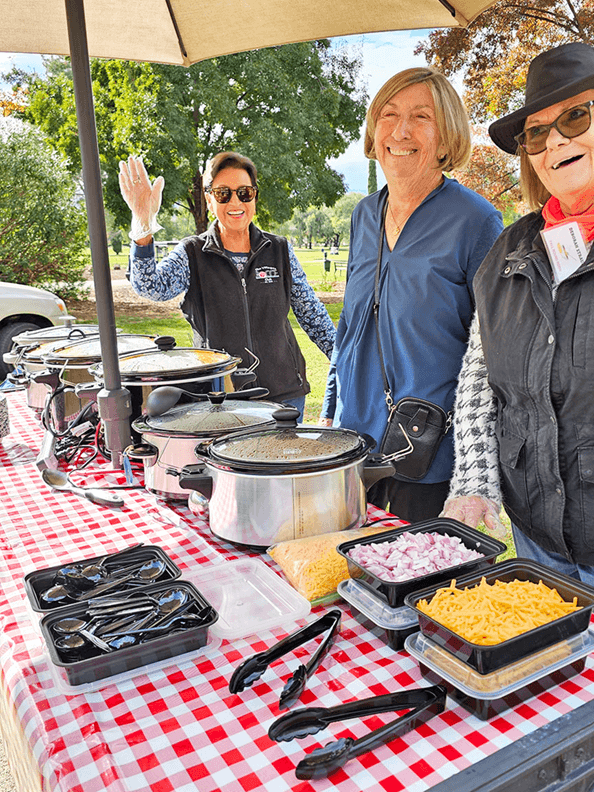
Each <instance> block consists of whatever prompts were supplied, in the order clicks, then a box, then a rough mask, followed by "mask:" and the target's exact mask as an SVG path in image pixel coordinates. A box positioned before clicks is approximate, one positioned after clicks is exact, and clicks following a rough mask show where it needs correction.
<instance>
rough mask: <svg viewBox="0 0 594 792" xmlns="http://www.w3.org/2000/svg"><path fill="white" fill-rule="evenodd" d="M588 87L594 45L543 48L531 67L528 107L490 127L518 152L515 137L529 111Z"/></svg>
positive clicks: (499, 141) (593, 80) (497, 139)
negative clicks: (543, 50) (544, 49)
mask: <svg viewBox="0 0 594 792" xmlns="http://www.w3.org/2000/svg"><path fill="white" fill-rule="evenodd" d="M588 88H594V47H591V46H590V45H589V44H584V43H583V42H574V43H572V44H562V45H561V46H560V47H555V48H554V49H550V50H547V51H546V52H542V53H541V54H540V55H537V56H536V58H534V60H533V61H532V63H531V64H530V67H529V69H528V76H527V78H526V98H525V104H524V107H521V108H520V109H519V110H516V111H515V112H514V113H510V114H509V115H506V116H503V118H500V119H499V120H497V121H494V122H493V123H492V124H491V126H490V127H489V135H490V136H491V140H492V141H493V142H494V143H495V145H496V146H498V147H499V148H500V149H503V151H507V152H508V154H516V153H517V149H518V144H517V143H516V141H515V140H514V137H515V135H519V134H520V132H521V131H522V130H523V129H524V121H525V120H526V119H527V118H528V116H529V115H532V113H536V112H538V110H543V109H544V108H545V107H550V106H551V105H554V104H557V102H562V101H563V100H564V99H569V98H570V97H571V96H576V94H579V93H581V92H582V91H586V90H587V89H588Z"/></svg>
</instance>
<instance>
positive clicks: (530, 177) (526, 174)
mask: <svg viewBox="0 0 594 792" xmlns="http://www.w3.org/2000/svg"><path fill="white" fill-rule="evenodd" d="M518 150H519V154H520V189H521V190H522V197H523V198H524V200H525V201H526V203H527V204H528V206H529V207H530V208H531V209H533V210H535V211H538V210H539V209H542V207H543V206H544V205H545V204H546V202H547V201H548V200H549V198H550V197H551V193H550V192H549V191H548V190H547V188H546V187H545V186H544V184H543V183H542V182H541V180H540V179H539V178H538V176H537V175H536V171H535V170H534V168H533V167H532V163H531V162H530V156H529V155H528V154H526V152H525V151H524V149H523V148H522V147H521V146H518Z"/></svg>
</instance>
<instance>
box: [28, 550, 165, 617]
mask: <svg viewBox="0 0 594 792" xmlns="http://www.w3.org/2000/svg"><path fill="white" fill-rule="evenodd" d="M111 555H115V554H114V553H112V554H110V555H107V556H106V555H105V554H104V555H100V556H93V557H92V558H77V559H73V560H71V561H65V562H64V563H63V564H58V565H56V566H52V567H48V568H47V569H38V570H35V572H29V573H28V574H27V575H25V580H24V582H25V591H26V592H27V597H28V598H29V602H30V603H31V607H32V608H33V610H34V611H36V612H37V613H54V612H55V611H57V610H62V609H63V608H67V607H69V606H70V605H73V604H75V603H74V600H72V601H69V602H57V603H55V604H53V605H50V604H46V603H44V602H43V601H42V600H41V594H42V593H43V592H44V591H46V590H47V589H48V588H50V587H51V586H52V585H53V583H54V579H55V577H56V573H57V572H58V571H59V570H60V569H62V567H65V566H67V565H69V564H79V563H81V562H83V561H84V562H85V563H87V564H93V563H97V562H99V561H100V560H102V559H105V563H107V564H109V559H110V556H111ZM124 558H125V559H126V564H131V565H134V564H137V563H144V562H145V561H150V560H152V559H159V560H162V561H164V562H165V569H164V570H163V572H162V574H161V576H160V577H159V579H158V581H155V583H157V582H159V583H160V582H161V581H171V580H177V578H178V577H180V575H181V569H180V568H179V567H178V566H177V564H174V562H173V561H172V560H171V559H170V558H169V556H168V555H167V553H165V551H164V550H162V549H161V548H160V547H158V546H157V545H140V546H139V547H137V548H135V549H132V550H130V551H129V552H128V553H126V555H125V556H124ZM147 585H152V584H148V583H147ZM121 590H122V589H117V588H114V589H112V590H111V591H110V592H109V596H110V597H112V596H114V595H115V594H116V593H117V592H118V591H121ZM128 590H129V589H128ZM142 590H144V587H143V588H142ZM89 591H92V589H89ZM106 596H107V595H106Z"/></svg>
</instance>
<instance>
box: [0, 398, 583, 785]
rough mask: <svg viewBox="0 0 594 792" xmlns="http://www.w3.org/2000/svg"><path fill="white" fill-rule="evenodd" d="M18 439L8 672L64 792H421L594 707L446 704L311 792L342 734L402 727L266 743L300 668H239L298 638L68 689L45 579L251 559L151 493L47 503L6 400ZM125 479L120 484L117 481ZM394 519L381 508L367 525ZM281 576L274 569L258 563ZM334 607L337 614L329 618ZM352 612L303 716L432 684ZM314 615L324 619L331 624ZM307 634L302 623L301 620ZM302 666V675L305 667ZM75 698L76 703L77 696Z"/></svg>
mask: <svg viewBox="0 0 594 792" xmlns="http://www.w3.org/2000/svg"><path fill="white" fill-rule="evenodd" d="M8 402H9V409H10V424H11V434H10V435H9V436H8V437H6V438H4V440H3V443H2V445H0V526H1V529H0V550H1V555H0V664H1V671H2V674H3V678H4V683H5V687H6V688H7V689H8V692H9V696H10V698H11V701H12V703H13V705H14V707H15V708H16V713H17V716H18V719H19V722H20V724H21V726H22V730H23V732H24V734H25V735H26V738H27V740H28V742H29V745H30V747H31V751H32V753H33V755H34V756H35V759H36V760H37V762H38V765H39V768H40V772H41V774H42V777H43V779H44V785H45V787H46V788H47V789H48V790H52V792H56V791H59V792H103V791H104V790H107V792H135V790H142V792H149V791H150V792H170V790H171V792H173V790H175V792H194V791H195V790H198V791H199V792H216V791H217V790H221V789H225V790H226V792H247V791H248V790H265V792H284V791H285V790H294V791H295V792H309V791H311V790H315V792H323V791H324V790H339V791H340V792H353V790H361V792H363V791H364V790H373V791H374V792H379V791H380V790H389V792H398V790H406V792H423V790H426V789H430V788H431V787H432V786H434V785H436V784H438V783H439V782H440V781H442V780H444V779H446V778H449V777H451V776H452V775H454V774H455V773H457V772H459V771H460V770H462V769H464V768H466V767H468V766H470V765H471V764H473V763H475V762H478V761H479V760H481V759H483V758H485V757H486V756H488V755H490V754H492V753H494V752H496V751H497V750H499V749H501V748H504V747H505V746H508V745H510V744H511V743H513V742H514V741H515V740H517V739H518V738H520V737H522V736H524V735H526V734H528V733H531V732H533V731H534V730H536V729H538V728H539V727H541V726H543V725H545V724H547V723H549V722H551V721H554V720H555V719H557V718H559V716H561V715H563V714H565V713H568V712H571V711H572V710H574V709H575V708H577V707H579V706H580V705H581V704H583V703H585V702H588V701H591V700H592V699H593V698H594V670H593V667H592V661H591V659H590V658H588V660H587V663H586V669H585V671H584V673H582V674H580V675H577V676H575V677H573V678H572V679H570V680H569V681H567V682H565V683H563V684H562V685H558V686H553V687H551V688H550V689H548V690H547V692H546V693H544V694H542V695H540V696H538V697H533V698H528V699H527V700H525V701H520V699H518V705H517V706H516V707H515V708H514V709H512V710H509V711H508V712H507V713H506V714H505V715H503V716H501V717H496V718H494V719H493V720H491V721H489V722H484V721H481V720H479V719H478V718H476V717H474V716H473V715H470V714H469V713H468V712H467V711H466V710H464V709H463V708H462V707H460V706H458V705H456V704H455V702H453V701H452V700H451V699H449V698H448V703H447V708H446V710H445V712H444V713H443V714H442V715H440V716H437V717H435V718H433V719H431V720H430V721H429V722H428V723H427V724H425V725H424V726H422V727H421V728H419V729H416V730H414V731H412V732H410V733H409V734H407V735H405V736H404V737H401V738H398V739H396V740H393V741H392V742H390V743H388V744H387V745H384V746H382V747H380V748H377V749H376V750H374V751H373V752H371V753H368V754H365V755H363V756H361V757H359V758H356V759H352V760H351V761H349V762H348V764H347V765H346V766H345V767H344V768H343V769H342V770H341V771H339V772H337V773H336V774H335V775H333V776H331V777H330V778H329V779H321V780H318V781H314V782H307V781H299V780H297V779H296V777H295V772H294V770H295V766H296V764H297V763H298V762H299V761H300V759H301V758H302V757H303V755H304V753H306V752H309V751H310V750H312V749H313V748H314V747H317V746H320V745H325V744H327V743H328V742H331V741H332V740H333V739H335V738H337V737H339V736H347V735H351V736H353V737H361V736H363V735H364V734H366V733H367V732H368V731H369V730H371V729H374V728H377V727H378V726H380V725H381V724H383V723H388V722H389V721H390V720H392V719H393V718H394V717H395V716H394V715H393V714H391V713H387V714H385V715H381V716H377V717H374V718H368V719H366V720H365V721H358V720H352V721H347V722H345V723H335V724H331V725H330V726H329V727H328V728H327V729H326V730H324V731H322V732H319V733H318V734H317V735H312V736H310V737H308V738H306V739H304V740H294V741H292V742H287V743H274V742H272V741H271V740H270V739H269V738H268V736H267V732H268V729H269V727H270V725H271V723H272V722H273V721H274V720H276V718H277V717H278V716H279V715H280V714H281V713H280V712H279V709H278V698H279V694H280V692H281V690H282V688H283V685H284V682H285V680H286V679H287V677H288V676H289V675H290V674H291V673H292V672H293V670H294V669H295V666H296V664H297V662H298V661H299V658H300V657H306V656H307V657H309V656H310V655H311V653H312V649H311V646H306V647H305V649H300V650H298V651H297V652H295V653H294V654H289V655H286V656H285V657H284V658H283V659H282V660H280V661H278V662H276V663H275V664H274V665H272V666H271V667H270V668H268V670H267V671H266V672H265V674H264V675H263V677H262V678H261V679H260V680H259V681H258V682H257V683H255V684H254V685H253V687H251V688H248V689H247V690H246V691H244V692H243V693H241V694H239V695H231V694H230V693H229V690H228V682H229V678H230V676H231V674H232V672H233V670H234V668H235V667H236V666H237V665H238V664H239V663H240V662H241V661H242V660H243V659H244V658H246V657H248V656H250V655H251V654H253V653H254V652H256V651H261V650H263V649H266V648H267V647H269V646H270V645H272V644H273V643H274V642H275V641H276V640H278V639H279V638H280V637H282V636H283V635H285V634H286V632H292V631H293V630H294V629H295V627H296V625H294V624H293V625H286V630H285V629H280V628H279V629H275V630H273V631H269V632H266V633H263V634H261V635H258V636H251V637H250V638H247V639H242V640H236V641H233V642H227V641H223V642H222V643H220V645H219V646H218V647H217V646H216V645H214V646H211V647H209V648H207V650H206V651H205V652H204V653H202V654H201V653H196V654H195V655H190V656H185V657H184V658H183V661H182V662H179V661H176V660H175V658H174V659H172V660H171V663H170V665H168V666H167V667H162V668H160V669H158V670H155V671H153V672H151V673H150V674H149V675H147V674H146V673H141V670H139V673H138V674H137V675H136V676H131V677H130V678H128V679H127V680H126V681H120V682H118V683H117V684H113V683H109V682H108V681H107V680H106V681H105V686H104V687H102V688H100V689H98V690H96V691H94V692H86V693H80V692H72V694H70V693H69V692H68V689H64V685H62V684H60V682H59V680H57V679H56V676H55V673H54V671H53V670H52V668H51V667H50V661H49V658H48V657H47V655H46V652H45V648H44V644H43V641H42V639H41V637H40V634H39V632H38V628H37V625H36V621H35V618H36V617H34V615H33V614H32V611H31V610H30V608H29V606H28V604H27V602H26V597H25V589H24V586H23V576H24V575H25V574H26V573H27V572H30V571H32V570H34V569H40V568H43V567H48V566H53V565H54V564H57V563H62V562H65V561H69V560H75V559H78V558H83V557H92V556H96V555H99V554H102V553H105V552H113V551H115V550H119V549H122V548H123V547H126V546H128V545H130V544H133V543H135V542H138V541H142V542H144V543H147V544H156V545H159V546H160V547H162V548H163V549H164V550H165V552H166V553H167V554H168V555H169V556H170V557H171V558H172V559H173V561H174V562H175V563H176V564H177V565H178V566H179V567H180V568H181V569H182V577H183V576H184V575H187V574H191V572H192V570H195V569H196V565H198V564H211V563H222V562H224V561H227V560H230V559H234V558H238V557H241V555H242V553H241V551H239V550H238V549H237V548H234V547H233V546H231V545H227V544H222V543H220V542H219V541H217V540H215V539H214V538H213V537H212V535H211V534H210V532H209V530H208V526H207V525H206V524H205V523H203V522H201V521H200V520H198V519H197V518H196V517H194V516H193V515H192V514H191V513H190V512H189V511H188V510H187V509H186V508H184V507H176V508H175V509H171V508H169V507H168V506H166V505H162V504H159V503H158V502H157V501H156V500H155V499H154V498H153V496H152V495H150V493H148V492H146V491H145V490H131V491H125V495H124V497H125V500H126V505H125V507H124V508H123V509H114V510H112V509H109V508H105V507H101V506H96V505H95V504H92V503H90V502H89V501H86V500H84V499H81V498H79V497H77V496H75V495H70V494H65V493H59V492H54V491H50V490H49V489H48V488H47V487H46V486H45V485H44V484H43V482H42V480H41V476H40V474H39V471H38V470H37V467H36V465H35V458H36V456H37V453H38V451H39V447H40V443H41V439H42V432H41V428H40V425H39V423H38V422H37V421H36V419H35V418H34V417H33V415H32V413H31V411H30V410H29V409H28V408H27V407H26V405H25V400H24V396H23V394H21V393H14V394H10V395H9V396H8ZM107 475H108V476H109V475H115V474H114V473H108V474H107ZM381 514H383V513H382V512H379V510H377V509H374V508H373V507H370V517H372V518H375V517H378V516H381ZM261 558H263V559H264V560H265V561H266V562H267V563H268V564H269V565H270V566H271V567H272V568H273V569H275V570H276V571H277V572H279V570H278V567H276V566H275V564H274V562H273V561H272V560H271V559H270V558H268V556H261ZM332 607H336V605H333V606H332ZM338 607H341V609H342V610H343V614H344V615H343V620H342V630H341V633H340V635H339V636H338V637H337V640H336V643H335V644H334V647H333V649H332V651H331V653H330V654H329V655H328V656H327V657H326V659H325V660H324V662H323V664H322V666H321V667H320V668H319V669H318V671H317V672H316V673H315V674H314V675H313V677H312V678H311V679H310V680H309V681H308V683H307V688H306V691H305V692H304V694H303V695H302V697H301V700H300V702H299V705H300V706H317V705H320V706H325V707H329V706H334V705H337V704H341V703H345V702H347V701H351V700H354V699H357V698H365V697H369V696H373V695H380V694H383V693H389V692H395V691H398V690H401V689H407V688H413V687H417V686H418V685H419V684H423V685H424V684H427V683H426V682H424V681H423V680H422V677H421V674H420V671H419V667H418V664H417V662H416V661H415V660H414V659H413V658H411V657H410V656H408V655H407V654H406V653H405V652H404V651H400V652H396V651H394V650H393V649H391V648H390V647H389V646H388V645H387V644H386V643H385V642H384V640H382V638H381V631H379V630H378V632H377V634H376V633H372V632H369V631H367V630H366V629H365V628H364V627H363V626H361V625H360V624H359V622H358V621H356V620H355V619H353V618H352V616H351V614H350V611H349V609H348V607H346V606H345V604H344V603H339V605H338ZM323 610H324V609H323V608H318V609H316V611H315V612H314V614H313V615H310V616H309V617H308V620H312V618H313V616H317V615H320V614H321V613H322V612H323ZM301 623H305V620H304V621H302V622H301ZM301 662H306V660H302V661H301ZM72 690H73V691H74V689H72Z"/></svg>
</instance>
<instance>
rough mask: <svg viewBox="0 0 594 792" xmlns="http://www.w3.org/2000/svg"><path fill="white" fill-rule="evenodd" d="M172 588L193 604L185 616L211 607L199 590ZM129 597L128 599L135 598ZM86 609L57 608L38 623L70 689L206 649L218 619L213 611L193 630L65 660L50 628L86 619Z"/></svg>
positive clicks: (153, 589) (146, 590) (179, 583)
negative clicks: (56, 624) (66, 620)
mask: <svg viewBox="0 0 594 792" xmlns="http://www.w3.org/2000/svg"><path fill="white" fill-rule="evenodd" d="M169 587H171V581H166V582H164V583H153V584H151V585H150V586H144V587H143V588H141V589H138V592H137V593H138V594H139V595H144V594H151V595H154V594H158V593H159V592H161V591H166V590H167V589H168V588H169ZM175 588H180V589H183V590H185V591H186V592H187V594H188V596H189V597H190V598H191V599H193V600H194V605H193V606H192V607H191V608H190V609H189V610H188V611H187V613H198V612H199V611H201V610H202V609H203V608H205V607H207V606H209V605H210V603H209V602H208V601H207V600H206V599H205V598H204V597H203V596H202V594H200V592H199V591H198V589H197V588H196V587H195V586H194V585H193V584H192V583H189V582H187V581H184V580H176V581H175ZM134 593H135V592H132V593H130V598H131V599H132V598H133V597H134ZM86 610H87V606H86V605H81V604H77V605H67V606H64V607H62V608H60V610H59V612H54V613H48V614H46V615H45V616H44V617H43V618H42V619H41V622H40V627H41V633H42V635H43V638H44V640H45V642H46V644H47V647H48V650H49V654H50V658H51V661H52V662H53V663H54V665H56V666H59V667H61V668H63V669H64V672H65V674H66V677H67V680H68V683H69V684H70V685H82V684H85V683H89V682H95V681H97V680H100V679H105V677H109V676H114V675H116V674H123V673H125V672H126V671H130V670H132V669H134V668H139V667H141V666H144V665H149V664H150V663H156V662H159V661H161V660H166V659H168V658H170V657H175V656H176V655H181V654H185V653H186V652H190V651H193V650H194V649H199V648H200V647H202V646H205V644H206V642H207V639H208V629H209V627H211V626H212V625H213V624H214V623H215V622H216V621H217V619H218V618H219V617H218V614H217V612H216V611H215V610H214V608H212V607H211V608H210V611H208V613H207V614H206V615H205V617H204V620H203V621H200V622H199V623H198V624H197V625H196V626H194V627H189V628H186V629H182V630H179V631H177V629H176V631H174V630H172V631H171V632H170V633H169V634H167V635H162V636H159V637H155V638H149V639H147V640H145V641H143V642H142V643H139V644H137V645H134V646H127V647H125V648H122V649H114V650H113V651H111V652H109V653H104V652H102V650H101V649H98V648H97V647H95V646H94V645H92V644H89V646H88V648H86V649H85V656H84V657H83V658H81V659H77V660H68V658H67V655H66V654H65V653H64V652H62V651H61V650H60V649H58V648H57V647H56V645H55V633H54V631H53V630H52V625H53V624H55V623H56V622H57V621H59V620H60V619H64V618H66V617H76V618H80V619H86Z"/></svg>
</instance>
